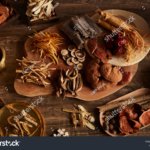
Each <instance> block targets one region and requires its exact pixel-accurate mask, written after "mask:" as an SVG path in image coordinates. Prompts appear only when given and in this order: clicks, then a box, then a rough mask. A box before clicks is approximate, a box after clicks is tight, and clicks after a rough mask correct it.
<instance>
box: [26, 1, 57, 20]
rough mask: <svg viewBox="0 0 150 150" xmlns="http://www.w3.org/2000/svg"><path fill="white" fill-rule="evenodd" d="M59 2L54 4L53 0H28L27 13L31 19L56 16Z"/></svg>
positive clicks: (45, 18) (46, 18)
mask: <svg viewBox="0 0 150 150" xmlns="http://www.w3.org/2000/svg"><path fill="white" fill-rule="evenodd" d="M58 4H59V3H56V4H55V5H54V4H53V0H28V7H27V11H26V15H27V16H28V17H29V18H30V21H31V22H33V21H38V20H48V19H50V18H51V17H53V16H55V8H56V7H57V6H58Z"/></svg>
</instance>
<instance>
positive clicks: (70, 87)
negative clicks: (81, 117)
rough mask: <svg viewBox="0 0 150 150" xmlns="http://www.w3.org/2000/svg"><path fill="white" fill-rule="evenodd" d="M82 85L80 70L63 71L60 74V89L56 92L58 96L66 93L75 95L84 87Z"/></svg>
mask: <svg viewBox="0 0 150 150" xmlns="http://www.w3.org/2000/svg"><path fill="white" fill-rule="evenodd" d="M82 86H83V82H82V77H81V74H80V73H79V72H78V70H72V71H71V70H67V71H66V72H65V73H64V72H62V71H61V72H60V76H59V89H58V90H57V92H56V94H57V96H58V97H59V96H61V95H63V96H65V94H66V93H70V94H72V95H73V96H75V95H77V92H78V91H80V90H81V89H82Z"/></svg>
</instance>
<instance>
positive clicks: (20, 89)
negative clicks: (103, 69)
mask: <svg viewBox="0 0 150 150" xmlns="http://www.w3.org/2000/svg"><path fill="white" fill-rule="evenodd" d="M59 26H60V25H56V26H53V27H50V28H47V29H45V30H43V31H46V32H49V33H52V32H55V33H57V32H58V33H60V32H59V30H58V28H59ZM31 43H32V39H31V38H29V39H27V41H26V42H25V54H26V57H27V58H28V59H32V60H38V59H39V55H37V54H33V53H31V50H32V48H31ZM67 45H68V41H65V42H64V45H63V47H67ZM59 62H60V63H59V64H58V65H57V66H56V65H53V66H52V67H56V69H60V68H64V67H66V68H67V66H66V65H65V64H64V63H63V61H62V60H61V59H59ZM124 68H125V70H126V71H127V72H131V78H130V81H131V80H132V78H133V77H134V75H135V74H136V72H137V69H138V64H135V65H133V66H128V67H124ZM130 81H129V82H130ZM129 82H128V83H129ZM128 83H126V84H124V85H116V86H113V87H111V88H109V89H107V90H105V91H96V92H95V90H92V89H90V88H89V87H87V86H83V88H82V90H81V91H79V92H78V96H76V97H73V96H72V95H70V94H68V95H66V97H71V98H77V99H80V100H84V101H95V100H100V99H101V98H104V97H106V96H108V95H110V94H113V93H115V92H116V91H118V90H120V89H121V88H123V87H124V86H126V85H127V84H128ZM14 88H15V90H16V92H17V93H18V94H20V95H23V96H27V97H34V96H39V95H49V94H52V93H53V87H51V86H50V87H47V88H45V87H40V86H37V85H34V84H29V83H24V84H23V83H21V82H19V80H18V79H16V80H15V82H14Z"/></svg>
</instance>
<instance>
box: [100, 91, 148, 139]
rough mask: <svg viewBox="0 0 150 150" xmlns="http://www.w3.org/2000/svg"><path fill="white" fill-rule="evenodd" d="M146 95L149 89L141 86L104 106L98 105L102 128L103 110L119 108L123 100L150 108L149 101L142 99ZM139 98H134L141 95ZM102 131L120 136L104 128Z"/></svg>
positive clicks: (103, 122) (103, 123)
mask: <svg viewBox="0 0 150 150" xmlns="http://www.w3.org/2000/svg"><path fill="white" fill-rule="evenodd" d="M146 95H150V89H148V88H141V89H138V90H136V91H133V92H131V93H129V94H126V95H124V96H122V97H119V98H117V99H115V100H112V101H111V102H109V103H107V104H105V105H104V106H100V107H98V109H99V111H100V114H99V121H100V125H101V126H102V127H103V128H104V126H105V121H104V117H105V112H107V111H112V110H114V109H117V108H119V107H120V106H121V105H122V104H123V103H124V102H129V101H130V102H132V103H137V104H140V105H141V106H142V107H143V108H145V109H148V108H150V101H149V100H148V99H146V100H145V99H144V98H145V97H146ZM141 96H142V98H141V99H139V100H138V99H136V98H138V97H141ZM143 128H145V127H142V129H143ZM104 131H105V132H106V133H107V134H108V135H110V136H120V135H115V134H112V133H110V132H109V131H107V130H105V128H104Z"/></svg>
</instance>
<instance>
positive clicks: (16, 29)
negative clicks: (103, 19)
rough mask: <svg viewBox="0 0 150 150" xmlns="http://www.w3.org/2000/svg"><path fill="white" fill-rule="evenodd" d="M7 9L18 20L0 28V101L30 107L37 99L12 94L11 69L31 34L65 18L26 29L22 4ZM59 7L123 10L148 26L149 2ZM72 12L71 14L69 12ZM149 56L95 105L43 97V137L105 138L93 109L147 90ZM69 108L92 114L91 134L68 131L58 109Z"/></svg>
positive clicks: (95, 0)
mask: <svg viewBox="0 0 150 150" xmlns="http://www.w3.org/2000/svg"><path fill="white" fill-rule="evenodd" d="M9 2H10V3H11V5H12V6H13V7H14V8H16V10H17V14H21V15H20V16H17V17H15V16H14V17H13V18H12V19H10V20H9V21H7V22H6V23H5V24H3V25H1V26H0V46H3V47H4V48H5V49H6V52H7V60H6V69H5V70H3V71H2V72H1V73H0V97H1V98H2V99H3V100H4V102H5V103H10V102H14V101H25V102H29V103H32V102H34V101H36V100H37V99H38V97H35V98H27V97H23V96H20V95H18V94H16V92H15V90H14V87H13V82H14V79H15V68H16V58H21V57H22V56H23V51H24V42H25V40H26V39H27V37H28V36H29V35H31V34H32V33H34V32H35V31H40V30H42V29H45V28H47V27H49V26H52V25H54V24H56V23H58V22H60V21H63V20H65V19H66V18H67V17H64V18H61V19H60V20H59V21H54V22H52V23H45V24H39V25H34V26H29V25H28V24H27V23H26V20H25V18H24V9H25V3H24V2H23V1H22V0H18V1H14V0H10V1H9ZM59 2H60V3H85V2H88V3H90V4H96V7H100V8H101V9H111V8H117V9H124V10H129V11H132V12H136V13H137V14H139V15H141V16H142V17H144V18H145V19H146V20H147V22H148V23H149V24H150V10H149V9H150V1H149V0H132V1H131V0H126V1H124V0H114V1H111V0H59ZM72 11H73V10H72ZM83 11H88V8H84V9H83ZM149 76H150V55H148V56H147V57H146V58H145V59H144V61H142V62H141V63H140V65H139V69H138V72H137V74H136V76H135V77H134V79H133V81H132V82H131V83H130V84H129V85H128V86H126V87H125V88H123V89H121V90H119V91H118V92H116V93H115V94H113V95H111V96H108V97H106V98H104V99H101V100H99V101H96V102H83V101H80V100H76V99H70V98H66V99H65V100H62V99H59V98H56V97H53V96H46V97H43V98H44V100H43V102H42V103H40V104H39V105H38V106H37V107H38V109H39V110H40V112H41V113H42V115H43V117H44V120H45V124H46V131H45V135H50V134H51V133H52V130H53V129H57V128H65V129H66V130H68V131H69V132H70V135H72V136H107V135H106V134H105V133H104V131H103V130H102V129H101V127H100V125H99V122H98V110H97V109H96V107H98V106H101V105H104V104H105V103H106V102H109V101H111V100H113V99H115V98H118V97H119V96H122V95H124V94H126V93H129V92H131V91H134V90H135V89H138V88H142V87H146V88H150V78H149ZM73 104H81V105H83V106H85V107H86V108H87V109H88V110H89V111H91V112H93V113H94V114H95V117H96V126H97V130H96V131H91V130H89V129H87V128H80V127H78V128H76V129H74V128H73V127H72V123H71V120H70V115H69V114H66V113H64V112H62V108H72V107H73ZM136 135H138V136H140V135H142V136H150V128H147V129H145V130H141V131H140V132H138V133H137V134H136Z"/></svg>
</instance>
